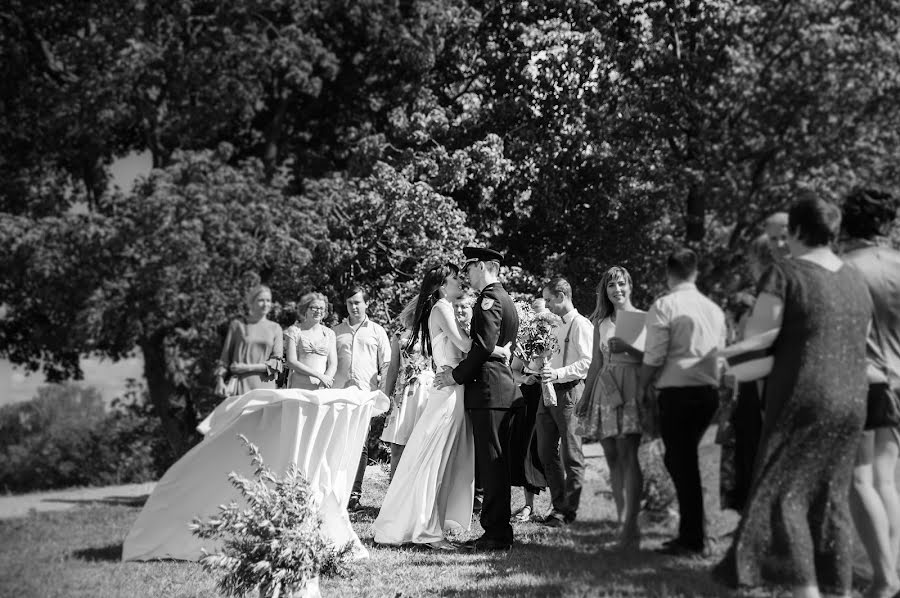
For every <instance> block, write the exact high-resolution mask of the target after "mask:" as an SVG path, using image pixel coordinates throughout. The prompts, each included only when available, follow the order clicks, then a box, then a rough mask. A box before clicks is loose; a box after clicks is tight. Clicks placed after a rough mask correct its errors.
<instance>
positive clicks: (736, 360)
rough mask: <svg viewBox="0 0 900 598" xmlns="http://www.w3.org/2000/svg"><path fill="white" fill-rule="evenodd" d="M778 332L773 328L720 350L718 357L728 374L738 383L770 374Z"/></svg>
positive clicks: (778, 329)
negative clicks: (722, 361) (723, 360)
mask: <svg viewBox="0 0 900 598" xmlns="http://www.w3.org/2000/svg"><path fill="white" fill-rule="evenodd" d="M780 331H781V329H780V328H774V329H772V330H769V331H767V332H763V333H762V334H756V335H753V336H751V337H749V338H745V339H744V340H742V341H740V342H738V343H735V344H733V345H729V346H728V347H725V348H724V349H720V350H719V352H718V356H719V357H721V358H724V359H725V365H726V367H727V370H728V373H729V374H731V375H732V376H734V379H735V380H737V381H738V382H750V381H751V380H759V379H760V378H765V377H766V376H768V375H769V374H770V373H771V372H772V365H773V364H774V363H775V356H774V355H775V349H774V347H773V344H774V342H775V339H776V338H778V333H779V332H780Z"/></svg>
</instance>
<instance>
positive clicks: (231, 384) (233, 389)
mask: <svg viewBox="0 0 900 598" xmlns="http://www.w3.org/2000/svg"><path fill="white" fill-rule="evenodd" d="M237 390H238V377H237V376H231V377H230V378H228V381H227V382H226V383H225V396H226V397H233V396H234V395H236V394H237V393H238V391H237Z"/></svg>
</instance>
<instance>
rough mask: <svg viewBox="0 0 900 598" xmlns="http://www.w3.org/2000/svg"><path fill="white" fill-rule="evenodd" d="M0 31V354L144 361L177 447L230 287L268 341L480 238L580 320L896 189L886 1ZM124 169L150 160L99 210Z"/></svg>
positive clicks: (379, 303) (64, 366) (521, 7)
mask: <svg viewBox="0 0 900 598" xmlns="http://www.w3.org/2000/svg"><path fill="white" fill-rule="evenodd" d="M0 24H2V27H3V33H4V34H3V38H2V45H0V52H2V58H3V60H2V67H0V68H2V73H0V74H2V75H3V76H4V81H5V82H6V84H5V85H4V86H3V88H2V90H0V102H2V107H3V110H0V132H2V135H0V156H2V160H0V210H2V217H0V251H2V255H0V260H2V266H3V267H4V271H5V272H10V275H9V276H8V277H7V278H6V279H5V280H4V281H2V282H0V289H2V293H3V295H2V301H3V303H4V305H5V307H6V311H5V312H4V314H3V316H2V318H0V340H2V346H0V351H2V354H3V355H4V356H6V357H9V358H10V359H12V360H13V361H15V362H17V363H27V364H29V365H30V367H32V368H36V367H43V368H44V369H45V370H46V371H47V372H48V373H49V374H50V375H52V376H54V377H55V378H63V377H67V376H73V375H74V376H77V374H78V371H77V356H78V355H79V354H81V353H85V352H96V353H101V354H105V355H108V356H111V357H113V358H116V357H121V356H122V355H124V354H126V353H128V352H130V351H131V350H133V348H134V347H140V348H141V349H142V350H143V351H144V352H145V357H146V358H147V380H148V384H149V387H150V394H151V396H152V397H153V401H154V405H156V406H157V407H158V408H159V410H160V413H161V415H163V417H166V416H165V409H163V407H164V406H166V405H169V406H170V407H171V406H172V405H174V406H176V407H178V409H176V410H175V411H174V414H175V415H173V416H172V417H173V419H172V421H170V422H168V424H167V426H166V427H167V429H168V430H169V434H170V437H171V439H172V440H173V442H174V439H175V438H177V437H179V436H181V437H184V435H185V434H186V430H188V429H190V428H191V424H192V423H193V422H192V420H193V418H194V416H195V411H196V410H198V409H200V410H203V409H205V408H206V407H207V402H208V401H211V400H212V398H211V397H209V396H208V394H205V391H204V390H203V389H204V387H205V385H206V384H207V383H208V381H207V380H206V379H205V377H204V376H205V372H207V371H208V366H209V363H210V362H211V359H212V358H213V357H214V355H215V352H216V349H217V345H218V343H219V342H220V338H219V332H220V329H221V326H222V325H223V324H224V323H225V322H226V321H227V319H228V318H229V317H230V316H233V315H235V314H236V313H238V312H239V310H240V296H241V293H242V290H243V288H244V287H245V286H246V283H247V281H249V279H250V278H252V275H248V273H255V275H256V276H258V277H260V278H261V279H262V280H264V281H266V282H268V283H270V284H271V286H273V288H274V290H275V295H276V300H277V301H278V302H279V303H280V305H279V311H278V317H279V318H280V319H281V320H282V321H283V322H284V323H287V322H288V320H290V318H291V306H292V302H293V301H295V300H296V298H297V297H298V296H299V294H300V293H302V292H303V291H306V290H310V289H313V288H315V289H318V290H321V291H324V292H326V293H327V294H328V296H329V297H330V298H331V299H332V300H334V301H336V302H339V301H340V292H341V291H342V290H343V288H344V287H345V286H346V284H347V283H348V282H349V281H350V280H351V279H352V280H356V281H359V282H362V283H365V284H368V285H369V286H371V288H372V289H373V294H374V297H375V304H374V306H373V310H374V312H375V314H376V316H377V317H379V318H382V319H385V318H388V317H389V316H390V315H391V314H394V313H396V312H397V310H398V308H399V306H400V304H401V303H402V301H403V300H404V299H405V298H406V297H408V296H409V295H410V294H411V292H412V290H413V287H414V286H415V281H416V280H417V279H418V278H419V277H420V276H421V273H422V272H423V270H424V268H426V267H427V266H428V265H431V264H432V263H434V262H437V261H440V260H446V259H452V258H454V256H456V257H458V253H456V252H458V251H459V249H460V247H461V246H462V245H464V244H466V243H468V242H469V241H472V240H477V241H478V242H482V243H489V244H491V245H493V246H496V247H498V248H500V249H502V250H504V251H505V252H506V254H507V256H508V261H509V262H510V265H511V266H513V267H514V271H515V273H516V278H517V280H519V281H522V284H523V285H525V286H523V288H520V289H517V290H520V291H528V290H533V289H529V288H526V287H527V286H528V285H531V284H533V283H534V280H535V277H541V276H546V275H550V274H563V275H566V276H567V277H569V278H570V279H571V281H572V282H573V285H574V287H575V289H576V303H578V304H579V305H580V306H581V307H582V308H585V309H589V308H590V306H591V305H592V303H593V293H592V287H593V285H594V284H596V282H597V281H598V280H599V277H600V274H601V272H602V270H604V269H605V268H607V267H609V266H610V265H612V264H620V265H624V266H626V267H628V268H629V269H630V270H631V271H632V273H633V275H634V277H635V283H636V289H635V290H636V293H635V298H636V300H637V302H638V304H642V305H646V304H647V302H648V301H649V299H650V298H651V297H652V296H654V295H655V294H656V293H657V292H658V291H659V290H661V287H662V282H663V277H662V276H661V274H662V272H661V266H662V263H663V261H662V258H663V256H664V255H665V253H666V252H667V251H669V250H670V249H671V248H672V246H673V245H675V244H683V243H686V244H689V245H691V246H693V247H695V248H696V249H698V250H699V251H700V253H701V255H702V257H703V258H704V259H703V267H704V272H703V284H704V285H705V286H706V288H707V289H708V290H711V291H712V292H713V293H714V294H716V295H718V296H720V297H721V296H723V295H725V294H727V293H729V292H730V291H731V289H732V288H733V286H734V285H735V284H736V280H737V278H738V277H736V273H737V272H738V270H739V268H740V261H739V256H740V253H741V250H742V248H743V246H744V244H745V243H746V242H747V241H748V240H749V239H751V238H752V237H754V236H755V235H756V234H758V232H759V224H760V222H761V221H762V220H763V219H764V218H765V217H766V216H767V215H768V214H769V213H771V212H773V211H775V210H778V209H781V208H783V207H784V206H785V205H786V204H787V203H789V202H790V200H791V198H792V197H794V195H795V194H796V192H797V191H798V190H801V189H811V190H814V191H816V192H819V193H821V194H822V195H824V196H825V197H828V198H832V199H839V198H840V197H841V196H842V195H843V193H844V192H845V191H846V190H847V189H849V188H850V187H852V186H853V185H856V184H876V185H881V186H885V187H889V188H896V187H897V185H898V177H900V171H898V167H897V161H896V159H895V156H896V155H898V150H900V137H898V133H897V131H900V126H898V125H900V102H898V99H900V98H898V89H900V68H898V66H897V65H898V64H900V61H898V58H900V46H898V45H897V44H896V39H897V35H898V30H900V25H898V24H900V7H898V6H897V5H896V3H891V2H884V1H882V2H875V3H870V4H858V3H856V4H854V3H847V2H842V1H837V0H829V1H826V2H813V1H812V0H801V1H799V2H785V1H784V0H756V1H754V2H737V1H736V0H715V1H712V2H700V1H699V0H676V1H665V2H663V1H662V0H654V1H650V2H633V1H630V0H616V1H613V0H607V1H603V2H584V1H579V2H571V1H565V2H564V1H562V0H528V1H525V2H512V3H511V2H499V1H496V0H491V1H488V0H480V1H465V0H427V1H423V2H395V1H393V0H391V1H388V0H364V1H362V2H359V1H353V2H351V1H350V0H337V1H331V2H321V1H318V0H314V1H309V0H275V1H266V2H263V1H262V0H239V1H235V2H227V3H221V2H214V1H212V0H172V1H167V2H162V3H146V2H143V1H142V0H115V1H113V2H99V1H97V0H89V1H87V2H83V3H78V4H77V5H73V4H71V3H63V2H59V1H58V0H50V1H49V2H44V3H39V4H34V3H26V2H23V1H22V0H13V1H12V3H11V4H10V5H9V7H8V8H7V9H4V10H3V11H0ZM129 151H149V152H150V153H151V155H152V156H153V164H154V166H155V167H156V170H155V171H154V172H153V174H151V175H150V176H149V177H148V178H147V179H146V180H145V181H143V182H142V183H140V184H139V185H137V187H136V188H135V189H134V190H133V191H132V192H130V193H127V194H125V193H121V192H116V191H115V190H110V189H109V188H108V181H109V169H108V167H109V164H110V163H111V161H112V160H113V159H114V158H115V157H117V156H121V155H123V154H125V153H127V152H129ZM73 206H74V207H75V208H76V209H74V210H73ZM248 276H249V277H250V278H248Z"/></svg>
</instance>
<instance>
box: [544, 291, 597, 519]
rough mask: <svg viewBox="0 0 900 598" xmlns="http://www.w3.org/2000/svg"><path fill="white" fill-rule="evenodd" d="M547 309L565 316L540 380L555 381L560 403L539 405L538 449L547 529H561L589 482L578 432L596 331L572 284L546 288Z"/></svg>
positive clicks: (573, 513)
mask: <svg viewBox="0 0 900 598" xmlns="http://www.w3.org/2000/svg"><path fill="white" fill-rule="evenodd" d="M543 298H544V302H545V304H546V307H547V309H549V310H550V311H551V312H553V313H554V314H556V315H557V316H559V317H560V318H562V324H560V325H559V326H557V327H556V328H554V330H553V333H554V334H555V335H556V338H557V341H558V343H559V351H558V352H557V353H554V354H553V355H552V356H551V357H550V359H549V361H548V362H547V363H545V364H544V368H543V370H542V371H541V381H542V382H545V383H552V384H553V389H554V390H555V391H556V405H555V406H547V405H545V404H544V402H543V401H541V402H540V403H539V404H538V410H537V421H536V423H535V430H536V433H537V448H538V455H539V457H540V459H541V463H542V464H543V465H544V477H545V478H546V479H547V484H548V485H549V486H550V498H551V501H552V503H553V508H552V509H551V511H550V513H549V514H547V516H546V517H545V518H544V525H547V526H549V527H561V526H564V525H567V524H569V523H571V522H572V521H574V520H575V517H576V516H577V513H578V504H579V502H580V501H581V485H582V480H583V479H584V453H583V452H582V450H581V437H580V436H579V435H578V434H577V432H576V428H577V427H578V421H577V419H576V416H575V406H576V405H577V404H578V402H579V401H580V400H581V395H582V393H583V392H584V379H585V377H586V376H587V372H588V368H590V366H591V357H592V355H593V351H594V327H593V326H592V325H591V322H590V320H588V319H587V318H585V317H584V316H583V315H581V314H580V313H578V310H577V309H575V306H574V305H573V304H572V286H571V285H570V284H569V283H568V281H566V279H564V278H554V279H553V280H551V281H550V282H549V283H547V285H546V286H544V289H543Z"/></svg>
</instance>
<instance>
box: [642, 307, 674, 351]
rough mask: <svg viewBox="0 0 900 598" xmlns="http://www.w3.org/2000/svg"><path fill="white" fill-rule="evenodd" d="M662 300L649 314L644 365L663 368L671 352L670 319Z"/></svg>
mask: <svg viewBox="0 0 900 598" xmlns="http://www.w3.org/2000/svg"><path fill="white" fill-rule="evenodd" d="M662 301H663V300H662V299H660V300H658V301H656V303H654V304H653V307H651V308H650V311H648V312H647V320H646V321H647V340H646V342H645V344H644V363H646V364H647V365H652V366H661V365H662V364H663V363H665V361H666V354H667V353H668V352H669V318H668V317H667V315H666V313H665V312H666V310H665V306H664V305H663V303H662Z"/></svg>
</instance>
